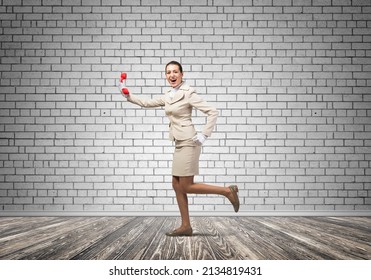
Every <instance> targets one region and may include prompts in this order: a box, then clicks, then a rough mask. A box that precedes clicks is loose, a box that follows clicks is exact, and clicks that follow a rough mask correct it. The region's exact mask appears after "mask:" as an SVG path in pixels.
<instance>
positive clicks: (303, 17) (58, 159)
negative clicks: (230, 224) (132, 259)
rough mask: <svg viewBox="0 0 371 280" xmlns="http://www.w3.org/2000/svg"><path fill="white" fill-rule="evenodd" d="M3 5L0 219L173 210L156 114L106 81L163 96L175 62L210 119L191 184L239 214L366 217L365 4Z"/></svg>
mask: <svg viewBox="0 0 371 280" xmlns="http://www.w3.org/2000/svg"><path fill="white" fill-rule="evenodd" d="M0 3H1V6H0V20H1V23H0V38H1V43H0V44H1V50H0V54H1V65H0V71H1V76H0V78H1V89H0V101H1V105H0V108H1V123H0V134H1V136H0V166H1V171H0V182H1V188H0V210H1V212H2V214H6V213H9V212H10V211H20V213H26V212H33V211H42V213H55V211H58V212H60V211H62V212H63V213H66V214H68V212H69V211H75V212H79V211H85V212H86V213H87V212H88V211H93V212H103V213H104V212H106V213H108V212H118V213H122V214H125V213H133V212H136V213H138V214H139V213H145V212H151V213H164V214H169V213H177V211H178V210H177V205H176V201H175V198H174V192H173V191H172V187H171V176H170V170H171V159H172V151H173V147H172V146H171V143H170V142H169V141H168V140H167V123H168V121H167V119H166V116H165V114H164V112H163V111H162V110H152V109H148V110H144V109H140V108H138V107H135V106H133V105H132V104H129V103H127V102H125V100H124V99H123V98H122V97H121V95H120V94H119V93H118V91H117V89H116V88H115V85H116V83H117V80H118V77H119V76H120V72H122V71H125V72H127V73H128V77H129V78H128V80H127V86H128V87H129V88H130V90H131V91H132V92H135V93H137V94H139V95H142V96H146V97H150V96H153V95H156V94H161V93H162V92H163V90H164V89H165V87H166V83H165V79H164V65H165V64H166V63H167V62H168V61H170V60H172V59H176V60H179V61H180V62H181V63H182V64H183V66H184V70H185V79H186V80H187V82H188V83H189V84H190V85H192V86H194V87H196V88H197V90H198V92H199V93H200V94H201V95H202V96H203V97H204V98H205V99H206V100H207V101H209V102H210V103H212V104H213V105H215V106H216V107H217V108H218V110H219V113H220V117H219V119H218V123H217V127H216V130H215V132H214V134H213V135H212V137H211V138H210V139H208V140H207V142H206V145H205V146H204V148H203V154H202V156H201V162H200V166H201V175H200V176H197V178H196V179H197V180H198V181H205V182H208V183H212V184H218V185H224V184H229V183H235V182H236V183H237V184H238V185H239V187H240V195H241V203H242V206H241V212H242V213H257V211H271V212H276V213H277V212H280V211H296V212H298V211H314V212H315V211H317V212H318V211H347V212H348V213H351V212H355V211H366V212H367V211H370V210H371V199H370V197H371V168H370V160H371V126H370V123H371V97H370V96H371V95H370V88H371V51H370V50H371V28H370V27H371V2H370V1H368V0H331V1H330V0H321V1H319V0H302V1H296V0H295V1H294V0H286V1H283V0H246V1H243V0H229V1H228V0H197V1H186V0H174V1H169V0H157V1H149V0H121V1H120V0H110V1H108V0H95V1H91V0H89V1H87V0H76V1H68V0H49V1H47V0H27V1H26V0H24V1H21V0H0ZM204 120H205V119H204V117H203V116H202V114H200V113H197V114H196V117H195V122H196V124H197V126H198V128H199V129H201V125H202V124H203V122H204ZM190 204H191V205H190V209H191V210H192V211H193V212H200V213H213V212H214V211H222V212H224V211H226V212H227V213H231V212H230V211H231V206H230V205H229V204H228V203H226V201H225V200H224V199H222V198H220V197H214V196H211V195H209V196H201V195H200V196H195V195H192V196H191V197H190Z"/></svg>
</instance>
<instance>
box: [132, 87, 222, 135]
mask: <svg viewBox="0 0 371 280" xmlns="http://www.w3.org/2000/svg"><path fill="white" fill-rule="evenodd" d="M170 91H171V89H169V90H167V91H166V92H165V94H164V95H162V96H159V97H156V98H153V99H144V98H140V97H138V96H136V95H133V94H131V93H130V95H129V97H128V98H127V100H128V101H129V102H131V103H134V104H137V105H139V106H141V107H146V108H150V107H163V106H164V107H165V113H166V115H167V116H168V118H169V120H170V123H169V139H170V140H171V141H174V140H175V139H176V140H186V139H190V138H192V137H193V136H195V135H196V130H195V128H194V125H193V123H192V118H191V117H192V108H193V107H194V108H196V109H198V110H200V111H201V112H203V113H204V114H206V115H207V122H206V124H205V125H204V127H203V130H202V134H204V135H206V136H210V135H211V132H212V131H213V129H214V126H215V123H216V119H217V116H218V111H217V110H216V109H215V108H214V107H212V106H210V105H209V104H207V102H206V101H204V100H203V99H202V98H201V97H200V96H199V95H197V93H196V91H195V89H193V88H192V87H190V86H189V85H187V84H185V83H183V84H182V85H181V86H180V88H179V90H178V91H177V92H176V93H175V94H174V97H173V98H171V97H170V95H169V93H170Z"/></svg>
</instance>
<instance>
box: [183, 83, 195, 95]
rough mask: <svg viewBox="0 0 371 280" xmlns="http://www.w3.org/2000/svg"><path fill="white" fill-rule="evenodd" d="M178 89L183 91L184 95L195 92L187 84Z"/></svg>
mask: <svg viewBox="0 0 371 280" xmlns="http://www.w3.org/2000/svg"><path fill="white" fill-rule="evenodd" d="M179 89H181V90H183V91H185V92H186V93H189V94H191V93H195V92H196V90H195V89H194V88H193V87H191V86H190V85H189V84H187V83H185V82H184V83H183V84H182V85H181V86H180V88H179Z"/></svg>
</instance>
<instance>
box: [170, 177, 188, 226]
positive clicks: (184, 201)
mask: <svg viewBox="0 0 371 280" xmlns="http://www.w3.org/2000/svg"><path fill="white" fill-rule="evenodd" d="M180 178H181V177H178V176H173V188H174V191H175V195H176V200H177V202H178V207H179V211H180V217H181V220H182V223H181V226H180V227H179V228H178V229H176V231H177V230H179V231H182V230H186V229H189V228H191V221H190V219H189V210H188V197H187V193H186V192H184V191H183V188H182V186H181V185H180Z"/></svg>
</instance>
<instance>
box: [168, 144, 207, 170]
mask: <svg viewBox="0 0 371 280" xmlns="http://www.w3.org/2000/svg"><path fill="white" fill-rule="evenodd" d="M200 154H201V146H199V145H197V144H196V143H194V142H193V141H192V139H187V140H181V141H180V140H175V151H174V157H173V170H172V174H173V176H179V177H182V176H194V175H198V174H199V171H198V161H199V159H200Z"/></svg>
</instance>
